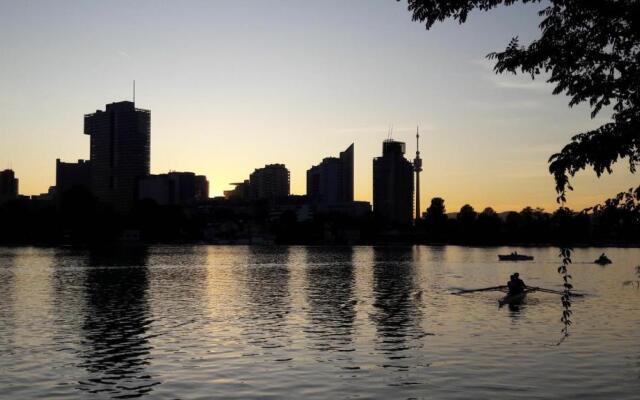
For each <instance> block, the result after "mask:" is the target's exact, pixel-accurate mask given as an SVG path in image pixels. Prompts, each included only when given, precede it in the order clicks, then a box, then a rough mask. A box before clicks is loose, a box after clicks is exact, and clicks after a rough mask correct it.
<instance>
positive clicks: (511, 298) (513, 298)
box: [498, 290, 528, 307]
mask: <svg viewBox="0 0 640 400" xmlns="http://www.w3.org/2000/svg"><path fill="white" fill-rule="evenodd" d="M527 292H528V291H527V290H525V291H524V292H522V293H518V294H513V295H512V294H508V295H506V296H504V297H503V298H501V299H500V300H498V306H500V307H502V306H504V305H507V304H508V305H517V304H520V303H522V302H523V301H524V299H525V298H526V297H527Z"/></svg>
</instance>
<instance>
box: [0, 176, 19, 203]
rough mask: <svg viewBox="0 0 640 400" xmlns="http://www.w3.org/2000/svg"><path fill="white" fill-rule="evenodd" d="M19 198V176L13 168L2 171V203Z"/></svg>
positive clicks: (0, 197) (0, 188)
mask: <svg viewBox="0 0 640 400" xmlns="http://www.w3.org/2000/svg"><path fill="white" fill-rule="evenodd" d="M16 198H18V178H16V174H15V173H14V172H13V170H12V169H5V170H4V171H0V203H4V202H5V201H9V200H14V199H16Z"/></svg>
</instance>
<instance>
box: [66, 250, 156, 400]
mask: <svg viewBox="0 0 640 400" xmlns="http://www.w3.org/2000/svg"><path fill="white" fill-rule="evenodd" d="M148 286H149V282H148V270H147V253H146V251H144V250H136V251H133V252H125V253H115V254H108V255H105V254H100V253H91V254H90V256H89V266H88V268H87V271H86V283H85V285H84V287H85V289H86V293H85V299H86V312H85V314H84V317H85V320H84V324H83V325H82V335H83V344H84V345H85V346H84V350H83V353H82V356H83V358H84V359H85V361H84V362H82V363H80V365H79V367H81V368H85V369H86V371H87V377H86V378H85V379H83V380H81V381H80V382H78V383H79V386H78V388H79V389H80V390H82V391H87V392H88V393H91V394H96V393H106V394H108V395H110V396H111V397H114V398H115V397H122V396H126V397H138V396H142V395H145V394H148V393H149V392H151V391H152V390H153V387H154V386H155V385H158V384H159V383H160V382H159V381H158V380H156V379H154V378H153V377H152V376H150V375H149V373H148V371H147V365H148V364H149V362H150V358H151V357H150V354H151V350H152V348H151V345H150V343H149V340H148V339H147V335H148V334H149V325H150V324H151V323H152V320H151V316H150V313H149V304H148V302H147V289H148Z"/></svg>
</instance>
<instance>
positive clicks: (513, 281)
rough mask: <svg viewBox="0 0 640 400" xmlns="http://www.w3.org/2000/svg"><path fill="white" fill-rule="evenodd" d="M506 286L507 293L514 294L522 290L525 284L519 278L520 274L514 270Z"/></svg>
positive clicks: (525, 286)
mask: <svg viewBox="0 0 640 400" xmlns="http://www.w3.org/2000/svg"><path fill="white" fill-rule="evenodd" d="M507 288H508V289H509V295H510V296H514V295H517V294H520V293H522V292H524V291H525V289H526V288H527V285H526V284H525V283H524V281H523V280H522V279H520V274H519V273H517V272H516V273H514V274H513V275H511V277H510V278H509V282H507Z"/></svg>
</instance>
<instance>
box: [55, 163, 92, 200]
mask: <svg viewBox="0 0 640 400" xmlns="http://www.w3.org/2000/svg"><path fill="white" fill-rule="evenodd" d="M74 187H82V188H85V189H87V190H91V163H90V162H89V161H85V160H78V162H77V163H68V162H62V161H60V159H59V158H58V159H56V189H55V192H56V193H57V194H58V195H62V194H64V193H65V192H66V191H68V190H69V189H72V188H74Z"/></svg>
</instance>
